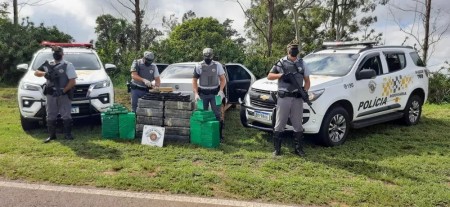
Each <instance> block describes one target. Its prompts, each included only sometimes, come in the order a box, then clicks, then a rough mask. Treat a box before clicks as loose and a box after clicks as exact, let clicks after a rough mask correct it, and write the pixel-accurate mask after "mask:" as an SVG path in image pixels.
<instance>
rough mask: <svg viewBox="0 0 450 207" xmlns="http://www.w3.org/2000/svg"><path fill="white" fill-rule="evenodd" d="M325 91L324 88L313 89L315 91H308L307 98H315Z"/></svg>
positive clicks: (313, 99) (312, 99)
mask: <svg viewBox="0 0 450 207" xmlns="http://www.w3.org/2000/svg"><path fill="white" fill-rule="evenodd" d="M323 92H325V89H320V90H315V91H308V96H309V97H308V98H309V100H310V101H315V100H317V99H318V98H319V97H320V96H321V95H322V94H323Z"/></svg>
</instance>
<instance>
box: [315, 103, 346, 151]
mask: <svg viewBox="0 0 450 207" xmlns="http://www.w3.org/2000/svg"><path fill="white" fill-rule="evenodd" d="M349 117H350V116H349V115H348V112H347V110H345V109H344V108H343V107H341V106H337V107H334V108H332V109H331V110H329V111H328V112H327V114H326V115H325V117H324V119H323V121H322V125H321V127H320V131H319V133H318V136H319V137H320V139H321V143H322V144H323V145H325V146H328V147H333V146H338V145H341V144H343V143H344V142H345V140H346V139H347V136H348V132H349V129H350V118H349Z"/></svg>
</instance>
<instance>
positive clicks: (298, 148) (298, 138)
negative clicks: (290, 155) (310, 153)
mask: <svg viewBox="0 0 450 207" xmlns="http://www.w3.org/2000/svg"><path fill="white" fill-rule="evenodd" d="M302 140H303V132H294V149H295V150H294V153H295V154H296V155H298V156H300V157H305V156H306V154H305V152H304V151H303V147H302Z"/></svg>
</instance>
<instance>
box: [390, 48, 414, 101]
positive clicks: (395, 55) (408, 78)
mask: <svg viewBox="0 0 450 207" xmlns="http://www.w3.org/2000/svg"><path fill="white" fill-rule="evenodd" d="M383 57H384V58H385V60H386V65H387V74H386V76H387V77H386V80H385V82H383V84H384V85H385V86H386V91H385V95H387V96H388V102H392V103H393V104H394V103H395V104H397V105H398V104H400V106H399V107H401V108H404V106H405V105H406V102H407V101H408V97H409V95H410V93H411V91H409V89H410V88H411V87H410V86H411V85H412V83H413V81H414V78H415V77H420V76H416V71H415V70H407V69H405V68H406V57H405V53H404V52H403V51H385V52H383ZM422 75H423V74H422Z"/></svg>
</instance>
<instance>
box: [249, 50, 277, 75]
mask: <svg viewBox="0 0 450 207" xmlns="http://www.w3.org/2000/svg"><path fill="white" fill-rule="evenodd" d="M278 59H279V57H263V56H262V55H249V56H246V58H245V61H244V65H245V66H246V67H247V68H248V69H249V70H250V71H252V73H253V74H254V75H255V76H256V78H258V79H259V78H263V77H266V76H267V74H268V73H269V71H270V69H272V66H273V65H274V64H275V62H276V61H277V60H278Z"/></svg>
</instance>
